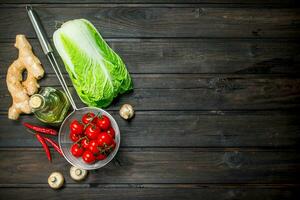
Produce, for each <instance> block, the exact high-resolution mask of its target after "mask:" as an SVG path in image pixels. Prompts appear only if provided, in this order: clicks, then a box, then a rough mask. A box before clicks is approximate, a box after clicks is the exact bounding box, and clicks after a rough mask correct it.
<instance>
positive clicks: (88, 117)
mask: <svg viewBox="0 0 300 200" xmlns="http://www.w3.org/2000/svg"><path fill="white" fill-rule="evenodd" d="M94 117H95V114H94V113H92V112H88V113H86V114H85V115H83V116H82V122H83V123H84V124H88V123H92V122H93V121H95V120H93V118H94Z"/></svg>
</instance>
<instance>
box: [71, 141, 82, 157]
mask: <svg viewBox="0 0 300 200" xmlns="http://www.w3.org/2000/svg"><path fill="white" fill-rule="evenodd" d="M71 153H72V155H73V156H75V157H80V156H81V155H82V154H83V148H82V147H81V146H80V145H79V144H77V143H75V144H73V145H72V147H71Z"/></svg>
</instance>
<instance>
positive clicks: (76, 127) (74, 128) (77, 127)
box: [70, 119, 84, 135]
mask: <svg viewBox="0 0 300 200" xmlns="http://www.w3.org/2000/svg"><path fill="white" fill-rule="evenodd" d="M70 130H71V132H72V133H75V134H78V135H81V134H82V133H83V130H84V126H83V124H82V123H80V122H79V121H78V120H76V119H75V120H73V121H72V122H71V124H70Z"/></svg>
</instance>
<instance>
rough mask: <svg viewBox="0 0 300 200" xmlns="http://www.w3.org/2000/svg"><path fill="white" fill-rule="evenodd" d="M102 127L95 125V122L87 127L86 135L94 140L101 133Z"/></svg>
mask: <svg viewBox="0 0 300 200" xmlns="http://www.w3.org/2000/svg"><path fill="white" fill-rule="evenodd" d="M100 131H101V130H100V128H99V127H98V126H95V125H94V124H90V125H88V126H87V127H86V129H85V135H86V136H87V137H88V138H89V139H91V140H94V139H96V138H97V137H98V135H99V134H100Z"/></svg>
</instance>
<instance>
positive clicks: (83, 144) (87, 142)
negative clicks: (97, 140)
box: [81, 138, 90, 149]
mask: <svg viewBox="0 0 300 200" xmlns="http://www.w3.org/2000/svg"><path fill="white" fill-rule="evenodd" d="M89 143H90V141H89V140H88V139H87V138H84V139H82V140H81V146H82V147H83V148H84V149H86V148H88V146H89Z"/></svg>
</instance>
